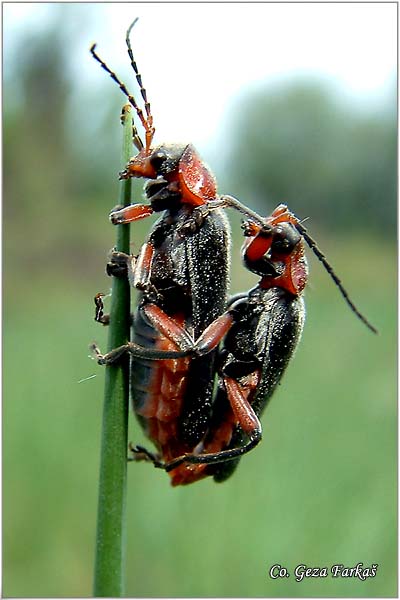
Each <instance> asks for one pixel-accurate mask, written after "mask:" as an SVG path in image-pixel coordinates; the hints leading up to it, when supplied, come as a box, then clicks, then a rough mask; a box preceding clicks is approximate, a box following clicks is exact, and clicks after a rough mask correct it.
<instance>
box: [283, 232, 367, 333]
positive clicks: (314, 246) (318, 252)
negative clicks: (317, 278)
mask: <svg viewBox="0 0 400 600" xmlns="http://www.w3.org/2000/svg"><path fill="white" fill-rule="evenodd" d="M295 227H296V229H297V231H298V232H299V233H300V234H301V235H302V236H303V238H304V239H305V240H306V242H307V244H308V245H309V247H310V248H311V250H312V251H313V252H314V254H315V256H316V257H317V258H318V260H320V261H321V262H322V264H323V265H324V267H325V269H326V270H327V272H328V273H329V275H330V276H331V278H332V279H333V281H334V282H335V284H336V286H337V287H338V288H339V290H340V292H341V294H342V296H343V298H344V299H345V301H346V302H347V304H348V305H349V307H350V308H351V310H352V311H353V312H354V313H355V314H356V315H357V317H358V318H359V319H360V320H361V321H362V322H363V323H364V325H366V326H367V327H368V329H370V330H371V331H373V332H374V333H378V330H377V329H376V328H375V327H374V326H373V325H371V323H370V322H369V321H368V320H367V319H366V317H364V315H363V314H361V313H360V311H359V310H358V308H357V307H356V305H355V304H354V303H353V302H352V300H350V297H349V294H348V293H347V291H346V289H345V288H344V287H343V284H342V282H341V281H340V279H339V277H338V276H337V275H336V273H335V271H334V270H333V268H332V267H331V265H330V264H329V263H328V261H327V259H326V257H325V256H324V254H323V253H322V252H321V250H320V249H319V248H318V246H317V243H316V241H315V240H313V238H312V237H311V236H310V235H308V233H307V230H306V228H305V227H303V225H301V223H299V222H298V223H296V225H295Z"/></svg>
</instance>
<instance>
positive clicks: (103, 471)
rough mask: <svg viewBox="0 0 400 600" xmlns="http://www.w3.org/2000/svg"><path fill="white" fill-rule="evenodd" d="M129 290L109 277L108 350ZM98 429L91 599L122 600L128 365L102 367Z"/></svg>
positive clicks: (125, 194) (118, 340)
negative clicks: (113, 599) (100, 423)
mask: <svg viewBox="0 0 400 600" xmlns="http://www.w3.org/2000/svg"><path fill="white" fill-rule="evenodd" d="M131 148H132V115H131V112H130V110H127V111H126V112H125V121H124V129H123V150H122V156H123V160H122V166H123V167H125V165H126V163H127V162H128V160H129V158H130V153H131ZM130 197H131V181H130V180H129V179H128V180H125V181H123V182H122V183H121V189H120V204H122V205H124V206H126V205H128V204H130ZM116 231H117V243H116V249H117V250H118V251H120V252H125V253H126V254H129V225H120V226H118V227H117V228H116ZM129 322H130V288H129V283H128V281H127V279H124V278H117V277H113V283H112V296H111V309H110V325H109V336H108V351H110V350H112V349H113V348H116V347H118V346H121V345H122V344H124V343H126V341H127V340H128V339H129ZM105 369H106V373H105V388H104V408H103V429H102V439H101V456H100V481H99V500H98V513H97V534H96V557H95V573H94V596H101V597H104V596H108V597H110V596H111V597H121V596H123V595H124V576H125V556H126V477H127V473H126V471H127V460H126V452H127V440H128V408H129V362H128V359H127V358H126V359H124V360H123V361H122V362H121V363H119V364H118V365H108V366H106V367H105Z"/></svg>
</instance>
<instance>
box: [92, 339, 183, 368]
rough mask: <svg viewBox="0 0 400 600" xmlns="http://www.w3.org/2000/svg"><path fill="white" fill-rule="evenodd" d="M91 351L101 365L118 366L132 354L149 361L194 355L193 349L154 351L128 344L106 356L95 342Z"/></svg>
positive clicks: (133, 343)
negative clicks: (126, 355) (126, 356)
mask: <svg viewBox="0 0 400 600" xmlns="http://www.w3.org/2000/svg"><path fill="white" fill-rule="evenodd" d="M89 350H90V352H91V353H92V354H93V357H94V358H95V359H96V360H97V363H98V364H99V365H114V364H118V363H119V361H120V360H121V359H122V358H123V356H125V354H131V355H132V356H136V357H137V358H144V359H147V360H173V359H175V358H186V357H187V356H191V355H192V354H193V350H192V349H191V348H189V349H186V350H171V351H168V350H154V349H153V348H145V347H144V346H139V344H135V342H127V343H126V344H123V345H122V346H118V348H114V349H113V350H110V352H107V353H106V354H103V353H102V352H101V350H100V348H99V347H98V345H97V344H96V343H95V342H93V343H92V344H90V346H89Z"/></svg>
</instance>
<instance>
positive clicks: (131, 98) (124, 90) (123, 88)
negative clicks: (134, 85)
mask: <svg viewBox="0 0 400 600" xmlns="http://www.w3.org/2000/svg"><path fill="white" fill-rule="evenodd" d="M90 52H91V55H92V56H93V58H94V59H95V60H97V62H98V63H100V65H101V67H102V68H103V69H104V70H105V72H106V73H108V74H109V75H110V77H111V79H112V80H113V81H115V83H116V84H117V85H118V87H119V88H120V90H121V91H122V93H123V94H125V96H126V97H127V98H128V100H129V103H130V104H131V105H132V106H133V108H134V109H135V111H136V114H137V115H138V117H139V119H140V121H141V123H142V125H143V127H144V130H145V132H146V146H147V137H148V132H149V129H150V128H149V124H148V121H147V119H146V118H145V116H144V114H143V111H142V109H141V108H140V107H139V106H138V104H137V102H136V100H135V98H134V96H132V94H130V93H129V91H128V89H127V87H126V85H125V84H124V83H123V82H122V81H121V80H120V79H119V78H118V77H117V75H116V74H115V73H114V72H113V71H111V69H110V67H108V65H106V63H105V62H104V61H103V60H102V59H101V58H100V56H99V55H98V54H97V52H96V44H93V46H92V47H91V48H90ZM135 131H136V128H135ZM136 135H137V131H136ZM153 135H154V133H153ZM134 137H135V132H134ZM137 138H138V139H139V140H140V138H139V136H138V135H137ZM138 143H139V144H141V146H142V147H143V143H142V141H141V140H140V141H139V142H138ZM135 146H136V147H137V148H138V145H137V143H135Z"/></svg>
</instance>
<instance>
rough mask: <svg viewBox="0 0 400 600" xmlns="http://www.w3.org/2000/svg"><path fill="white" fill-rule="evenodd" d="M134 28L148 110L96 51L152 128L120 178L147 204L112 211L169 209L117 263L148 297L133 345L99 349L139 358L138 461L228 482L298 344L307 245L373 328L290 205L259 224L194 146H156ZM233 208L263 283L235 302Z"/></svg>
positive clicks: (134, 365)
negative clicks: (139, 182)
mask: <svg viewBox="0 0 400 600" xmlns="http://www.w3.org/2000/svg"><path fill="white" fill-rule="evenodd" d="M134 23H135V22H134ZM134 23H133V24H132V25H131V27H130V28H129V29H128V32H127V36H126V43H127V48H128V54H129V57H130V61H131V65H132V67H133V69H134V72H135V74H136V79H137V81H138V84H139V87H140V91H141V95H142V98H143V101H144V112H143V111H142V110H141V109H140V108H139V106H138V104H137V103H136V100H135V99H134V97H133V96H132V95H131V94H130V93H129V92H128V90H127V88H126V87H125V85H124V84H123V83H122V82H121V81H120V80H119V79H118V77H117V76H116V75H115V73H113V72H112V71H111V70H110V69H109V68H108V67H107V65H106V64H105V63H104V62H103V61H102V59H101V58H100V57H99V56H98V55H97V53H96V52H95V46H93V47H92V49H91V52H92V55H93V57H94V58H95V59H96V60H97V61H98V62H99V63H100V64H101V66H102V68H103V69H104V70H105V71H106V72H108V73H109V74H110V76H111V77H112V79H113V80H114V81H115V82H116V83H117V84H118V85H119V87H120V88H121V90H122V92H123V93H124V94H125V95H126V96H127V98H128V100H129V102H130V104H131V105H132V106H133V107H134V109H135V110H136V113H137V115H138V117H139V119H140V121H141V123H142V125H143V127H144V131H145V143H144V144H143V142H142V140H141V138H140V136H139V134H138V132H137V129H136V128H135V127H134V130H133V143H134V145H135V146H136V148H137V150H138V154H137V155H136V156H135V157H133V158H132V159H131V160H130V161H129V163H128V165H127V166H126V168H125V170H124V171H122V172H121V173H120V178H121V179H126V178H130V177H139V178H145V179H147V180H148V182H147V183H146V186H145V194H146V196H147V198H148V200H149V204H136V205H132V206H129V207H126V208H124V209H121V210H117V211H114V212H113V213H111V215H110V218H111V221H112V222H113V223H114V224H120V223H130V222H133V221H136V220H138V219H141V218H145V217H147V216H149V215H150V214H153V213H154V212H161V211H164V214H163V216H162V217H161V218H160V219H159V220H158V221H157V222H156V223H155V224H154V226H153V227H152V229H151V231H150V233H149V236H148V239H147V240H146V241H145V243H144V244H143V246H142V248H141V251H140V254H139V256H138V257H121V255H118V256H114V261H113V262H114V267H115V265H116V263H117V264H119V265H120V264H121V261H122V262H124V261H125V264H126V267H127V274H128V277H129V280H130V282H131V284H132V285H133V286H134V287H136V288H137V289H138V290H139V291H140V294H139V301H138V307H137V310H136V313H135V317H134V324H133V339H132V342H128V343H127V344H126V345H125V346H123V347H121V348H118V349H115V350H114V351H111V352H110V353H108V354H107V355H105V356H103V355H101V353H100V351H99V350H98V349H97V348H95V347H94V349H95V351H96V353H97V357H98V360H99V362H100V363H102V364H107V363H111V362H115V361H116V360H118V359H119V358H120V356H121V354H123V353H124V352H129V353H130V354H131V355H132V359H131V389H132V399H133V405H134V410H135V413H136V415H137V417H138V420H139V422H140V423H141V425H142V427H143V429H144V431H145V433H146V434H147V436H148V437H149V438H150V440H151V441H152V442H153V443H154V445H155V446H156V448H157V451H158V452H157V454H156V455H153V454H152V453H151V452H149V451H148V450H146V449H144V448H132V450H133V457H134V458H136V459H145V460H149V461H152V462H153V463H154V464H155V466H157V467H160V468H163V469H165V470H166V471H168V472H169V474H170V476H171V482H172V484H173V485H179V484H188V483H192V482H194V481H197V480H199V479H201V478H203V477H206V476H209V475H212V476H214V479H215V480H216V481H223V480H225V479H226V478H227V477H229V476H230V474H231V473H232V472H233V470H234V469H235V468H236V466H237V463H238V460H239V458H240V456H241V455H242V454H244V453H245V452H248V451H249V450H251V449H252V448H253V447H254V446H255V445H256V444H257V443H258V442H259V441H260V439H261V425H260V421H259V418H258V417H259V416H260V414H261V412H262V411H263V409H264V407H265V405H266V403H267V401H268V399H269V398H270V397H271V395H272V393H273V391H274V390H275V388H276V386H277V385H278V383H279V382H280V380H281V378H282V375H283V373H284V371H285V368H286V366H287V364H288V362H289V360H290V358H291V356H292V355H293V353H294V350H295V348H296V346H297V343H298V341H299V339H300V336H301V332H302V327H303V322H304V303H303V299H302V292H303V290H304V287H305V285H306V283H307V263H306V259H305V254H304V241H305V242H307V243H308V245H309V246H310V247H311V248H312V250H313V251H314V252H315V253H316V255H317V256H318V258H319V259H320V260H321V261H322V262H323V264H324V266H325V267H326V269H327V270H328V272H329V274H330V275H331V276H332V278H333V279H334V281H335V283H336V284H337V285H338V287H339V289H340V290H341V292H342V294H343V295H344V297H345V299H346V301H347V302H348V303H349V305H350V307H351V308H352V310H353V311H354V312H355V313H356V314H357V315H358V316H359V317H360V318H361V319H362V320H363V321H364V323H365V324H366V325H367V326H368V327H370V328H371V329H373V330H374V328H373V327H372V326H371V325H370V324H369V323H368V322H367V321H366V319H365V318H364V317H363V316H362V315H361V314H360V313H359V312H358V310H357V309H356V308H355V306H354V305H353V304H352V302H351V301H350V300H349V298H348V295H347V293H346V291H345V290H344V288H343V286H342V285H341V282H340V280H339V279H338V278H337V276H336V275H335V274H334V272H333V270H332V268H331V267H330V265H329V264H328V263H327V261H326V259H325V257H324V256H323V255H322V253H321V252H320V251H319V249H318V248H317V246H316V244H315V242H314V241H313V240H312V238H311V237H310V236H309V235H308V233H307V232H306V230H305V228H304V227H303V226H302V225H301V223H300V222H299V220H298V219H297V218H296V217H295V216H294V215H293V214H292V213H291V212H290V211H289V210H288V209H287V207H286V206H284V205H280V206H279V207H278V208H277V209H276V210H275V211H274V212H273V213H272V215H271V216H270V217H268V218H267V219H262V218H261V217H259V216H258V215H256V214H255V213H253V212H252V211H251V210H250V209H248V208H247V207H245V206H243V205H242V204H241V203H240V202H238V201H237V200H235V199H234V198H232V197H231V196H221V197H219V196H218V195H217V190H216V182H215V180H214V177H213V176H212V174H211V172H210V171H209V170H208V169H207V167H206V166H205V165H204V163H203V162H202V161H201V159H200V158H199V156H198V155H197V153H196V151H195V149H194V148H193V147H192V146H190V145H186V146H178V145H162V146H158V147H156V148H155V149H153V148H152V141H153V137H154V133H155V129H154V126H153V117H152V114H151V109H150V104H149V102H148V100H147V94H146V90H145V89H144V87H143V84H142V81H141V76H140V74H139V72H138V69H137V66H136V62H135V60H134V57H133V53H132V49H131V44H130V40H129V35H130V31H131V28H132V26H133V25H134ZM227 206H231V207H233V208H236V209H237V210H239V211H241V212H242V213H244V214H245V215H247V217H248V218H249V220H248V221H247V222H246V223H245V225H244V233H245V235H246V240H245V243H244V247H243V261H244V265H245V267H246V268H247V269H249V270H250V271H252V272H254V273H256V274H258V275H260V277H261V279H260V282H259V284H258V285H257V286H256V287H255V288H254V289H252V290H251V291H250V292H248V293H246V294H241V295H239V296H238V297H236V298H233V299H232V300H230V301H229V302H228V299H227V288H228V270H229V260H230V257H229V249H230V234H229V224H228V221H227V219H226V217H225V214H224V212H223V209H224V208H225V207H227ZM113 272H114V273H116V272H117V269H116V268H114V270H113ZM96 303H97V312H96V319H97V320H98V321H100V322H103V323H106V322H107V318H106V317H105V316H104V314H103V306H102V301H101V298H100V297H97V300H96ZM216 379H217V386H216V389H215V390H214V387H215V385H214V383H215V380H216Z"/></svg>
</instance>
